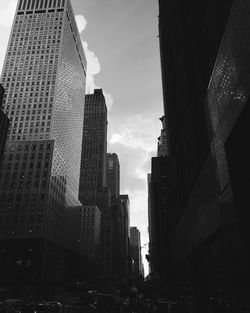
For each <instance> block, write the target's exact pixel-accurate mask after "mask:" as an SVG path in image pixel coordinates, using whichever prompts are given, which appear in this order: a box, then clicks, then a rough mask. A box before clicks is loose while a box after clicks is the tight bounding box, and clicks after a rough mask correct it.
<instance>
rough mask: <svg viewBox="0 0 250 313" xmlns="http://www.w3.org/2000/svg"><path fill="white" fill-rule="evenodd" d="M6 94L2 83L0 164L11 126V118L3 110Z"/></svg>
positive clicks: (0, 92) (0, 91) (0, 90)
mask: <svg viewBox="0 0 250 313" xmlns="http://www.w3.org/2000/svg"><path fill="white" fill-rule="evenodd" d="M3 96H4V88H3V86H2V85H1V84H0V164H1V162H2V158H3V153H4V148H5V143H6V138H7V132H8V127H9V119H8V118H7V116H6V115H5V114H4V112H3V111H2V109H1V107H2V101H3Z"/></svg>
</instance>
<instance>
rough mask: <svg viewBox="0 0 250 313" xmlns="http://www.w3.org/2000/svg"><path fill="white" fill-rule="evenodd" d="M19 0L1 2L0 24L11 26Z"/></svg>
mask: <svg viewBox="0 0 250 313" xmlns="http://www.w3.org/2000/svg"><path fill="white" fill-rule="evenodd" d="M16 5H17V0H9V1H6V3H4V4H3V3H1V10H0V26H4V27H10V26H11V25H12V22H13V17H14V14H15V10H16Z"/></svg>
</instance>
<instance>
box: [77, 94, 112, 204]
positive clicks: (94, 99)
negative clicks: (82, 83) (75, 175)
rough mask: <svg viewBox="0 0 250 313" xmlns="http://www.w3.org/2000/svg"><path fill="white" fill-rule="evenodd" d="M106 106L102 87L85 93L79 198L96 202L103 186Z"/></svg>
mask: <svg viewBox="0 0 250 313" xmlns="http://www.w3.org/2000/svg"><path fill="white" fill-rule="evenodd" d="M106 154H107V107H106V102H105V98H104V95H103V92H102V89H95V90H94V93H93V94H87V95H86V96H85V108H84V123H83V136H82V155H81V174H80V186H79V200H80V201H81V203H82V204H83V205H88V204H90V205H95V204H97V203H98V201H99V198H100V197H101V195H102V193H103V190H104V186H105V185H106Z"/></svg>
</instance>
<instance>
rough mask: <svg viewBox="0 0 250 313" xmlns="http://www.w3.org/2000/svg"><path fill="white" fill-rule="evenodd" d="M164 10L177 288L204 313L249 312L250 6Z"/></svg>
mask: <svg viewBox="0 0 250 313" xmlns="http://www.w3.org/2000/svg"><path fill="white" fill-rule="evenodd" d="M159 9H160V15H159V34H160V49H161V64H162V78H163V94H164V110H165V116H166V117H167V121H168V122H167V131H168V140H169V142H168V144H169V156H168V158H167V162H166V165H165V166H166V175H167V181H166V183H165V186H166V195H167V204H166V209H167V211H168V214H170V218H171V224H172V225H173V227H172V230H171V232H170V234H169V235H168V236H169V239H170V245H171V246H172V247H173V255H172V260H171V262H172V265H173V266H174V267H175V270H176V275H175V279H174V280H175V282H176V285H175V287H176V289H178V290H177V292H179V293H181V294H182V295H191V296H192V297H193V300H194V303H195V312H208V311H209V308H211V303H210V300H209V299H211V298H213V299H215V302H223V301H224V302H228V303H230V305H231V306H232V307H234V308H240V307H241V308H243V307H244V306H245V305H248V304H249V294H250V290H249V280H250V271H249V266H248V265H247V264H249V261H250V259H249V246H250V244H249V238H250V234H249V227H248V226H247V221H248V220H249V212H248V210H247V205H246V203H248V196H247V195H248V193H247V190H248V189H249V179H248V178H247V177H249V173H250V171H249V162H248V152H247V149H246V146H245V141H244V139H243V138H244V134H246V133H248V132H249V129H248V128H249V126H247V125H249V121H250V117H249V103H248V102H249V92H250V88H249V75H248V68H249V66H250V62H249V45H250V42H249V40H248V38H249V18H248V15H249V12H250V5H249V2H248V1H245V0H235V1H230V0H228V1H226V0H224V1H220V2H219V3H218V2H216V1H210V2H209V3H208V2H199V1H192V2H188V1H165V0H163V1H161V0H160V1H159ZM173 30H174V31H173ZM246 38H247V39H246ZM165 166H164V167H165ZM152 180H153V179H152ZM152 180H151V181H152ZM158 223H160V222H159V221H158ZM157 225H158V224H157ZM167 244H168V243H167V242H166V245H167Z"/></svg>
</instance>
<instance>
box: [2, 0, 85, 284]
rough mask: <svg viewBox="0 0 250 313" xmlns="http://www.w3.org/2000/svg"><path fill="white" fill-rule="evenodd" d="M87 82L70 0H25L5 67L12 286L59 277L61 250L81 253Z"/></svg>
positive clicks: (6, 218) (6, 232)
mask: <svg viewBox="0 0 250 313" xmlns="http://www.w3.org/2000/svg"><path fill="white" fill-rule="evenodd" d="M85 82H86V59H85V55H84V51H83V47H82V44H81V39H80V36H79V33H78V28H77V25H76V21H75V17H74V13H73V9H72V6H71V2H70V0H58V1H39V0H33V1H26V0H19V1H18V4H17V10H16V14H15V18H14V23H13V27H12V31H11V35H10V39H9V44H8V48H7V53H6V57H5V61H4V66H3V71H2V83H3V86H4V88H5V90H6V93H5V97H4V103H3V110H4V112H5V113H6V114H7V116H8V117H9V118H10V128H9V133H8V139H7V144H6V153H5V156H4V160H3V162H2V167H1V175H0V207H1V209H2V210H1V211H0V220H1V226H0V238H1V247H2V251H4V256H3V257H4V259H5V262H6V264H8V262H10V263H9V264H13V267H11V268H6V270H5V268H2V270H1V272H3V273H4V275H3V279H2V281H6V282H7V281H9V282H10V284H12V285H13V283H11V281H10V280H11V279H13V281H15V283H19V282H23V281H26V283H27V285H30V284H32V283H33V284H36V283H37V284H39V283H40V282H41V281H43V282H44V284H45V285H46V283H49V282H50V283H52V282H53V283H55V282H58V281H59V280H60V279H61V276H60V272H59V271H60V268H61V267H60V266H57V264H59V263H60V262H61V261H62V260H63V252H62V249H63V248H66V247H67V248H69V249H73V250H75V251H76V242H75V240H76V238H75V236H73V233H72V223H71V218H73V215H74V212H75V210H74V208H75V207H78V206H80V202H79V200H78V190H79V176H80V160H81V143H82V129H83V114H84V101H85ZM70 225H71V226H70ZM15 247H17V249H16V250H15ZM13 251H16V252H13ZM11 258H16V260H11ZM16 262H17V263H16ZM18 262H19V263H18ZM3 264H4V263H2V265H1V266H4V265H3ZM15 264H16V265H18V264H21V266H20V267H18V266H16V267H15ZM8 275H9V276H8ZM8 277H11V278H8ZM14 277H15V278H14ZM8 279H10V280H8ZM27 288H28V287H27ZM24 289H25V288H24Z"/></svg>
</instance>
